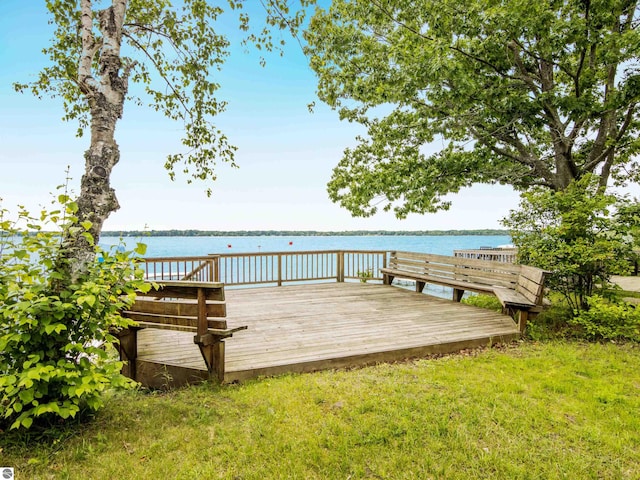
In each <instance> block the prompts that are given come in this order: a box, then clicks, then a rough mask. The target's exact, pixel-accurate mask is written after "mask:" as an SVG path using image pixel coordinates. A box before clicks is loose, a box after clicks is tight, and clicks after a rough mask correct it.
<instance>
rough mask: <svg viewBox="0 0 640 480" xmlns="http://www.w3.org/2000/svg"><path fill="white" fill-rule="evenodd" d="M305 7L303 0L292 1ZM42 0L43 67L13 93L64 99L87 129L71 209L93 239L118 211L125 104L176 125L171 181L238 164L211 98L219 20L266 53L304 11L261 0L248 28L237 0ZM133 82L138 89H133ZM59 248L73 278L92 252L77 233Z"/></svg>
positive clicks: (69, 113)
mask: <svg viewBox="0 0 640 480" xmlns="http://www.w3.org/2000/svg"><path fill="white" fill-rule="evenodd" d="M309 3H310V1H309V0H300V1H299V2H298V5H300V6H304V5H307V4H309ZM45 4H46V8H47V9H48V11H49V13H50V14H51V19H52V23H53V24H54V25H55V32H54V35H53V38H52V41H51V43H50V45H48V46H47V47H46V48H45V49H44V52H45V54H46V55H47V56H48V57H49V60H50V64H49V65H48V66H47V67H45V68H43V69H42V71H41V72H40V73H39V75H38V77H37V79H36V81H34V82H33V83H31V84H16V89H17V90H18V91H31V92H32V93H33V94H35V95H36V96H52V97H58V98H61V99H62V101H63V104H64V119H65V120H74V121H78V125H79V127H78V134H80V135H81V134H82V133H83V132H84V131H85V130H88V131H89V148H88V149H87V151H86V153H85V171H84V174H83V176H82V179H81V185H80V193H79V196H78V199H77V205H78V212H77V215H78V220H79V222H80V224H82V225H86V226H89V228H88V233H89V234H90V235H91V236H92V237H93V240H94V241H95V242H97V241H98V238H99V236H100V232H101V231H102V226H103V223H104V221H105V220H106V219H107V218H108V216H109V215H110V214H111V213H112V212H114V211H116V210H117V209H118V208H119V204H118V199H117V197H116V194H115V190H114V188H113V187H112V185H111V182H110V178H111V173H112V171H113V168H114V167H115V166H116V164H117V163H118V162H119V160H120V150H119V148H118V144H117V142H116V127H117V124H118V120H120V119H121V118H122V116H123V114H124V110H125V105H126V104H127V103H129V102H132V103H136V104H138V105H148V106H150V107H151V108H153V109H154V110H156V111H157V112H158V113H160V114H162V115H164V116H166V117H168V118H169V119H171V120H174V121H176V122H179V123H180V124H181V125H182V126H183V128H184V136H183V139H182V145H183V147H184V150H183V151H182V152H177V153H175V152H174V153H172V154H170V155H169V156H168V157H167V160H166V162H165V164H164V166H165V168H166V169H167V170H168V171H169V175H170V176H171V178H173V177H174V176H175V173H176V171H181V172H182V173H184V174H186V175H187V178H188V181H189V182H191V181H192V180H196V179H197V180H205V181H206V180H215V178H216V170H215V166H216V162H227V163H230V164H232V165H235V163H234V153H235V150H236V149H235V147H234V146H232V145H231V144H230V143H229V142H228V139H227V137H226V136H225V134H224V133H223V132H221V131H220V130H219V129H218V128H216V127H215V125H214V124H213V123H212V121H213V119H214V117H215V116H216V115H217V114H219V113H220V112H222V111H223V110H224V109H225V106H226V103H225V101H224V100H222V99H219V98H217V96H216V94H217V91H218V89H219V87H220V85H219V84H218V83H217V82H216V79H215V73H216V71H218V70H219V69H220V68H221V67H222V64H223V63H224V61H225V59H226V57H227V56H228V55H229V47H230V43H229V40H228V39H227V38H226V37H225V35H223V34H220V33H218V27H219V26H220V22H222V21H224V22H229V21H236V22H237V27H238V28H239V29H240V30H241V31H243V32H245V35H246V41H248V42H253V43H254V44H256V45H257V46H258V47H259V48H261V49H263V50H273V49H278V48H281V41H279V39H278V38H277V37H276V36H274V34H273V33H272V32H274V31H277V30H279V29H280V30H289V31H291V32H295V31H296V29H297V28H298V27H299V26H300V23H301V21H302V19H303V16H304V10H303V9H302V8H300V9H298V10H295V11H293V10H290V9H289V5H288V2H287V1H286V0H265V1H263V2H261V4H262V7H263V9H264V14H265V22H264V23H262V24H261V25H262V26H261V27H258V28H257V29H255V28H253V23H252V24H251V25H250V16H249V14H248V13H247V12H246V11H245V9H244V6H245V3H244V1H243V0H227V1H224V0H221V1H213V0H181V1H179V2H176V4H177V5H176V6H174V5H172V3H171V2H170V0H46V2H45ZM34 8H36V7H35V6H34ZM225 8H226V10H227V11H226V12H225ZM254 23H255V22H254ZM131 84H140V85H141V88H140V89H139V90H135V91H132V90H130V88H129V87H130V85H131ZM138 91H141V92H143V93H142V94H141V95H138ZM209 192H210V191H209ZM64 252H65V255H64V256H65V257H66V258H65V260H70V262H69V269H68V272H69V274H70V278H71V279H72V280H73V278H75V277H77V275H78V274H79V273H81V272H82V271H83V269H84V267H85V266H86V265H87V263H88V262H91V261H92V260H93V256H94V252H93V248H92V247H91V246H90V242H88V241H87V239H86V237H85V236H83V235H69V236H68V238H67V239H66V244H65V250H64Z"/></svg>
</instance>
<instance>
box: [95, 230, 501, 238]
mask: <svg viewBox="0 0 640 480" xmlns="http://www.w3.org/2000/svg"><path fill="white" fill-rule="evenodd" d="M489 235H509V231H508V230H498V229H479V230H412V231H409V230H345V231H340V232H321V231H315V230H300V231H298V230H230V231H222V230H109V231H103V232H102V234H101V236H103V237H351V236H361V237H375V236H388V237H394V236H396V237H397V236H433V237H444V236H489Z"/></svg>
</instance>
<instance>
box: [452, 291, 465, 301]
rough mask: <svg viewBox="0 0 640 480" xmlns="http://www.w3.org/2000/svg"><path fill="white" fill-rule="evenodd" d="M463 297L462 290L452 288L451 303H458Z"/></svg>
mask: <svg viewBox="0 0 640 480" xmlns="http://www.w3.org/2000/svg"><path fill="white" fill-rule="evenodd" d="M463 296H464V290H462V289H461V288H454V289H453V301H454V302H460V300H462V297H463Z"/></svg>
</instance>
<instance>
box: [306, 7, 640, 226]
mask: <svg viewBox="0 0 640 480" xmlns="http://www.w3.org/2000/svg"><path fill="white" fill-rule="evenodd" d="M638 21H639V18H638V2H637V1H633V0H551V1H545V2H535V1H534V2H532V1H523V0H506V1H498V0H464V1H461V0H437V1H435V0H411V1H407V0H335V1H333V2H332V4H331V7H330V8H329V9H327V10H321V11H318V12H317V14H316V15H315V16H314V18H313V19H312V22H311V26H310V29H309V31H308V32H307V35H306V39H307V40H308V47H307V54H308V55H309V57H310V61H311V66H312V67H313V69H314V70H315V72H316V74H317V76H318V94H319V97H320V99H321V100H323V101H324V102H326V103H327V104H328V105H330V106H331V107H333V108H335V109H337V110H338V111H339V113H340V116H341V118H343V119H347V120H349V121H352V122H358V123H360V124H362V125H363V126H365V127H366V129H367V135H366V136H362V137H360V138H358V141H357V145H356V146H355V147H354V148H348V149H346V150H345V151H344V156H343V158H342V159H341V160H340V162H339V164H338V165H337V166H336V167H335V169H334V171H333V176H332V178H331V181H330V182H329V195H330V197H331V199H332V200H333V201H335V202H338V203H339V204H340V205H342V206H343V207H345V208H346V209H348V210H349V211H350V212H351V213H352V214H354V215H358V216H369V215H372V214H374V213H375V212H376V211H377V210H378V208H383V209H385V210H394V211H395V213H396V215H397V216H398V217H400V218H402V217H405V216H406V215H407V214H409V213H411V212H414V213H425V212H435V211H437V210H440V209H446V208H448V207H449V202H448V201H446V200H444V199H443V197H444V196H445V195H447V194H449V193H455V192H457V191H458V190H459V189H460V188H462V187H467V186H470V185H472V184H474V183H490V184H491V183H501V184H509V185H512V186H514V187H515V188H516V189H520V190H526V189H528V188H529V187H531V186H543V187H545V188H548V189H551V190H553V191H563V190H564V189H566V188H567V186H568V185H569V184H570V183H571V182H573V181H574V180H578V179H580V178H582V177H584V176H585V175H587V174H595V175H597V176H598V177H599V182H600V186H601V187H602V188H605V187H606V186H608V185H612V184H624V183H627V182H638V178H639V171H640V169H639V164H638V161H637V157H636V154H637V151H638V147H639V146H640V143H639V141H638V133H639V132H638V129H639V123H638V101H639V100H640V72H639V70H638V68H639V65H638V57H639V54H640V35H639V33H638ZM434 151H435V153H434Z"/></svg>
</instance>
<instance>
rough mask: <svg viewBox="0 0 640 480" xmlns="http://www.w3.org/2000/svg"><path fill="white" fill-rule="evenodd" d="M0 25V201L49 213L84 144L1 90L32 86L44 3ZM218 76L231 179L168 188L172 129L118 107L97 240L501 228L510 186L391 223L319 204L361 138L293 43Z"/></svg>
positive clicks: (41, 110)
mask: <svg viewBox="0 0 640 480" xmlns="http://www.w3.org/2000/svg"><path fill="white" fill-rule="evenodd" d="M1 1H2V7H3V8H2V11H3V12H2V13H3V14H2V15H1V16H0V105H1V108H2V115H0V143H1V145H2V148H1V149H0V172H1V174H0V197H1V198H2V199H3V206H4V207H5V208H9V209H10V210H12V211H15V206H16V205H17V204H21V205H26V206H28V207H29V208H30V209H31V210H32V211H34V210H36V209H38V207H39V206H40V205H45V204H48V203H49V201H50V199H51V195H50V193H51V192H53V191H55V188H56V186H57V185H60V184H61V183H63V182H64V177H65V173H64V171H65V168H66V166H67V165H69V166H70V167H71V176H72V178H73V180H72V182H71V184H72V187H73V188H74V189H75V190H76V191H77V190H79V187H78V185H79V180H80V177H81V176H82V172H83V169H84V165H83V163H84V159H83V152H84V151H85V149H86V148H87V142H88V139H87V138H80V139H78V138H76V137H75V130H76V125H75V124H72V123H65V122H63V121H62V120H61V117H62V107H61V104H60V103H59V102H58V101H56V100H51V99H46V98H45V99H42V100H37V99H35V98H34V97H32V96H30V95H28V94H18V93H16V92H14V90H13V87H12V83H13V82H16V81H20V82H26V81H29V80H30V79H31V78H34V76H35V74H36V73H37V72H38V70H39V68H40V67H41V66H42V65H44V64H45V62H46V58H45V57H44V55H42V53H41V50H42V48H43V47H44V46H45V45H46V44H47V42H48V41H49V39H50V37H51V26H49V25H48V24H47V18H48V17H47V15H46V11H45V6H44V1H34V0H28V1H25V0H1ZM217 75H219V82H220V83H221V84H222V89H221V90H220V96H221V97H222V98H223V99H224V100H226V101H228V103H229V106H228V109H227V111H226V112H225V113H224V114H223V115H221V116H220V117H219V118H218V119H217V120H216V121H215V123H216V124H217V125H218V126H219V127H220V128H222V130H223V131H224V132H225V133H226V134H227V136H228V137H229V139H230V141H231V142H232V143H233V144H234V145H236V146H237V147H238V149H239V150H238V152H237V156H236V161H237V163H238V164H239V166H240V168H239V169H231V168H229V167H228V166H225V165H221V166H220V168H219V169H218V180H217V182H216V183H215V184H214V185H213V196H212V197H211V198H207V196H206V194H205V188H206V186H205V185H203V184H200V183H194V184H191V185H187V184H186V181H185V180H184V179H183V178H180V176H178V177H177V179H176V181H174V182H172V181H170V180H169V178H168V176H167V173H166V171H165V170H164V169H163V164H164V159H165V157H166V155H167V154H170V153H174V152H176V151H178V150H179V148H180V145H179V139H180V136H181V133H182V132H181V131H180V125H179V124H174V123H171V122H169V121H167V120H165V119H163V118H162V117H161V116H159V115H158V114H157V113H155V112H152V111H149V110H145V109H141V108H138V107H135V106H133V105H131V104H128V105H126V106H125V112H124V116H123V119H122V120H121V121H120V123H119V124H118V130H117V133H116V136H117V141H118V144H119V145H120V150H121V160H120V163H119V164H118V165H117V166H116V168H115V169H114V172H113V176H112V186H113V187H114V188H115V190H116V193H117V196H118V199H119V202H120V205H121V208H120V210H119V211H117V212H115V213H113V214H112V215H111V217H110V218H109V219H108V220H107V222H106V223H105V226H104V228H105V229H106V230H119V229H144V228H148V229H155V230H161V229H191V228H193V229H203V230H254V229H260V230H322V231H328V230H360V229H363V230H379V229H382V230H446V229H474V228H500V225H499V223H498V220H499V219H500V218H502V217H504V216H505V215H506V214H507V213H508V211H509V210H510V209H512V208H515V207H516V206H517V203H518V196H517V194H515V193H514V192H513V191H512V190H511V189H510V188H509V187H501V186H486V185H484V186H477V187H473V188H472V189H467V190H465V191H463V192H461V193H459V194H457V195H455V196H453V197H452V200H453V207H452V208H451V210H450V211H448V212H443V213H438V214H430V215H412V216H410V217H409V218H408V219H406V220H397V219H395V218H394V217H393V215H391V214H386V213H384V214H383V213H381V214H378V215H376V216H374V217H371V218H366V219H361V218H352V217H351V216H350V215H349V213H348V212H347V211H345V210H343V209H341V208H340V207H339V206H338V205H335V204H333V203H332V202H331V201H330V200H329V199H328V197H327V193H326V183H327V181H328V180H329V178H330V176H331V170H332V168H333V167H334V166H335V165H336V164H337V163H338V161H339V159H340V158H341V155H342V151H343V150H344V148H345V147H348V146H352V145H354V144H355V140H354V138H355V136H356V135H357V134H361V133H363V131H362V129H361V128H360V127H358V126H356V125H352V124H349V123H345V122H340V121H339V119H338V116H337V114H336V113H335V112H333V111H331V110H330V109H328V108H327V107H325V106H324V105H322V104H320V103H319V102H317V106H316V109H315V113H313V114H311V113H309V111H308V109H307V105H308V104H309V103H310V102H313V101H314V100H316V96H315V87H316V82H315V77H314V75H313V73H312V72H311V70H310V69H309V67H308V66H307V62H306V59H305V58H304V55H302V52H301V49H300V47H299V45H298V44H297V43H296V42H289V43H288V45H287V48H286V53H285V56H284V57H282V58H281V57H279V56H276V55H273V56H270V57H268V58H267V66H266V67H264V68H263V67H261V66H260V65H259V63H258V58H257V56H255V55H251V54H245V53H243V51H242V49H241V48H237V49H235V50H234V53H233V54H232V56H231V57H230V58H229V59H228V60H227V63H226V64H225V65H224V67H223V72H221V73H220V74H217Z"/></svg>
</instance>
